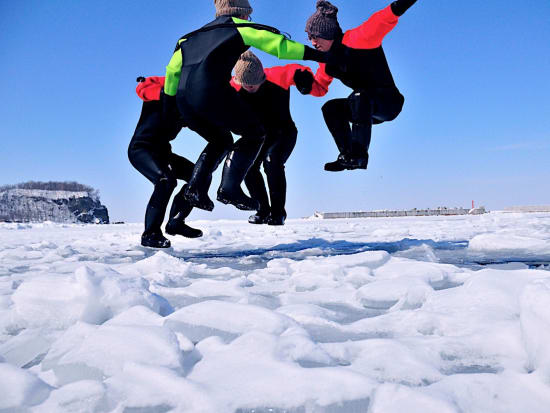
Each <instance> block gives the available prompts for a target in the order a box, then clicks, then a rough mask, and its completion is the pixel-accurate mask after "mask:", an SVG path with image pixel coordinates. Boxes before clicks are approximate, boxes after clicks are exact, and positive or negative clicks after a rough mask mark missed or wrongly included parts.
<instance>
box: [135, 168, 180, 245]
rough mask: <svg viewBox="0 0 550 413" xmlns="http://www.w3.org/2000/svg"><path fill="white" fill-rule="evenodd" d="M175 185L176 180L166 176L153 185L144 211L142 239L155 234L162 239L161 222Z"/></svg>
mask: <svg viewBox="0 0 550 413" xmlns="http://www.w3.org/2000/svg"><path fill="white" fill-rule="evenodd" d="M176 185H177V182H176V180H175V179H173V178H170V177H167V176H163V177H162V178H160V180H159V181H158V182H157V184H156V185H155V190H154V191H153V195H151V199H150V200H149V203H148V204H147V210H146V211H145V230H144V231H143V237H145V238H149V237H151V236H152V234H157V235H158V237H157V238H159V239H160V237H162V238H164V236H163V235H162V230H161V229H160V226H161V225H162V221H164V215H165V214H166V207H167V205H168V202H169V201H170V196H171V195H172V192H173V191H174V188H175V187H176ZM143 237H142V245H143ZM153 238H155V237H153ZM164 239H166V238H164ZM146 242H147V241H146ZM151 242H153V241H151ZM168 246H169V245H168ZM155 248H167V247H155Z"/></svg>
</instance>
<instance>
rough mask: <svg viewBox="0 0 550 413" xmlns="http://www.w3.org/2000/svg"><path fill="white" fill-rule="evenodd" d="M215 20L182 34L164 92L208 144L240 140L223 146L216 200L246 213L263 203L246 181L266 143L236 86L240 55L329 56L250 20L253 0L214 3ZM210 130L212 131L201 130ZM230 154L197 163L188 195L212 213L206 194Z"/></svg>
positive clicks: (211, 155) (214, 155) (216, 1)
mask: <svg viewBox="0 0 550 413" xmlns="http://www.w3.org/2000/svg"><path fill="white" fill-rule="evenodd" d="M214 3H215V7H216V19H215V20H213V21H212V22H210V23H208V24H207V25H205V26H203V27H202V28H200V29H198V30H196V31H194V32H192V33H189V34H187V35H185V36H183V37H182V38H181V39H180V40H179V41H178V44H177V47H176V50H175V52H174V54H173V56H172V59H171V60H170V63H169V64H168V66H167V70H166V85H165V93H166V94H167V95H169V96H175V99H174V100H175V103H176V104H177V106H178V109H179V111H180V113H181V114H182V116H183V118H184V121H185V123H186V124H187V126H188V127H189V128H191V129H193V130H196V131H198V132H199V134H201V136H203V138H205V139H206V140H208V141H209V142H218V141H219V140H220V139H221V140H224V138H223V137H224V136H231V132H233V133H235V134H237V135H240V136H241V138H240V139H239V140H238V141H237V142H236V143H235V145H234V146H232V147H230V148H227V146H225V145H223V144H220V146H221V147H224V149H225V150H226V151H229V155H228V156H227V160H226V162H225V165H224V169H223V174H222V182H221V185H220V187H219V189H218V194H217V199H218V200H219V201H220V202H222V203H225V204H233V205H235V206H236V207H237V208H239V209H243V210H251V211H253V210H257V209H258V202H257V201H255V200H253V199H251V198H249V197H248V196H246V195H245V194H244V192H243V191H242V189H241V183H242V181H243V179H244V177H245V176H246V174H247V172H248V170H249V168H250V166H251V165H252V164H253V163H254V161H255V159H256V157H257V155H258V152H259V151H260V148H261V146H262V144H263V142H264V139H265V130H264V128H263V126H262V124H261V122H260V120H259V119H258V118H257V117H256V116H254V115H253V114H252V110H251V108H250V107H249V106H248V105H247V104H246V103H245V102H244V101H243V100H242V99H241V98H239V96H238V95H237V92H236V91H235V90H234V89H233V88H232V87H231V85H230V80H231V71H232V70H233V67H234V66H235V63H236V62H237V60H238V59H239V57H240V55H241V54H242V53H243V52H245V51H246V50H248V48H249V47H251V46H253V47H256V48H258V49H261V50H263V51H265V52H267V53H270V54H272V55H275V56H277V57H278V58H280V59H294V60H316V61H322V60H324V59H325V54H324V53H321V52H319V51H317V50H314V49H312V48H310V47H307V46H304V45H303V44H301V43H297V42H294V41H292V40H289V39H287V38H286V37H285V36H284V35H282V34H280V32H279V31H278V30H277V29H274V28H271V27H268V26H263V25H259V24H256V23H251V22H249V21H248V18H249V16H250V14H251V13H252V8H251V7H250V4H249V2H248V0H215V1H214ZM201 128H202V129H204V128H208V129H210V133H201V132H200V131H199V129H201ZM226 153H227V152H224V151H221V152H218V153H215V154H210V153H207V156H205V157H204V158H201V159H199V160H198V161H197V163H196V165H195V169H194V171H193V176H192V177H191V181H190V182H189V185H188V187H187V188H186V191H185V197H186V199H187V200H189V202H190V203H191V204H192V205H193V206H196V207H197V208H201V209H206V210H212V208H214V204H213V202H212V201H211V200H210V198H209V197H208V194H207V192H206V189H207V185H206V183H208V182H210V181H211V179H212V172H213V171H214V170H215V169H216V168H217V166H218V165H219V163H220V162H221V160H223V158H224V157H225V155H226Z"/></svg>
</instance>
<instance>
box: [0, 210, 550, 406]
mask: <svg viewBox="0 0 550 413" xmlns="http://www.w3.org/2000/svg"><path fill="white" fill-rule="evenodd" d="M192 225H194V226H197V227H199V228H201V229H203V231H204V233H205V236H204V237H203V238H201V239H196V240H187V239H183V238H172V241H173V248H172V249H170V250H168V251H164V252H158V251H153V250H147V249H144V248H142V247H141V246H139V244H138V241H139V234H140V232H141V230H142V227H141V224H125V225H106V226H82V225H77V224H63V225H61V224H52V223H45V224H0V393H1V394H2V397H0V411H2V409H6V411H30V412H46V411H55V412H137V411H139V412H151V413H153V412H230V413H232V412H239V413H245V412H252V411H254V412H267V411H272V412H278V413H282V412H304V413H305V412H323V413H326V412H331V413H336V412H346V413H347V412H369V413H378V412H383V413H387V412H399V413H402V411H407V412H422V413H425V412H438V413H439V412H457V413H458V412H479V411H484V412H517V411H520V410H525V409H529V410H530V411H531V412H541V413H543V412H547V411H549V410H550V347H549V346H548V343H549V342H550V271H547V270H548V269H549V267H548V263H550V214H548V213H538V214H523V213H507V214H494V213H493V214H486V215H481V216H459V217H422V218H420V217H404V218H371V219H369V218H366V219H349V220H346V219H339V220H331V221H324V220H298V219H297V220H289V221H288V222H287V225H286V226H285V227H283V228H273V227H267V226H252V225H248V224H247V223H245V222H244V221H195V222H193V223H192ZM268 409H272V410H268Z"/></svg>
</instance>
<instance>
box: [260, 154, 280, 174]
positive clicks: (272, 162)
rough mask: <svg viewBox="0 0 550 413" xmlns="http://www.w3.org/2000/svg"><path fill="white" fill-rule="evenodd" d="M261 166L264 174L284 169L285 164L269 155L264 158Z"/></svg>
mask: <svg viewBox="0 0 550 413" xmlns="http://www.w3.org/2000/svg"><path fill="white" fill-rule="evenodd" d="M263 166H264V172H265V173H266V174H270V173H273V172H276V171H284V169H285V164H284V162H282V161H281V159H278V158H272V157H269V156H268V157H267V158H266V159H265V160H264V162H263Z"/></svg>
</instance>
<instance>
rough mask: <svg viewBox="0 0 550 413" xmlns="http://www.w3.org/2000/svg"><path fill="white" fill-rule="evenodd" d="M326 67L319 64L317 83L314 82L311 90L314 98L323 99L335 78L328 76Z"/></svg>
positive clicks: (323, 64)
mask: <svg viewBox="0 0 550 413" xmlns="http://www.w3.org/2000/svg"><path fill="white" fill-rule="evenodd" d="M325 67H326V64H325V63H319V68H318V69H317V72H316V73H315V81H314V82H313V87H312V88H311V93H310V95H312V96H316V97H321V96H325V95H326V94H327V93H328V87H329V86H330V84H331V83H332V80H333V79H334V78H333V77H332V76H329V75H327V72H326V70H325Z"/></svg>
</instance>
